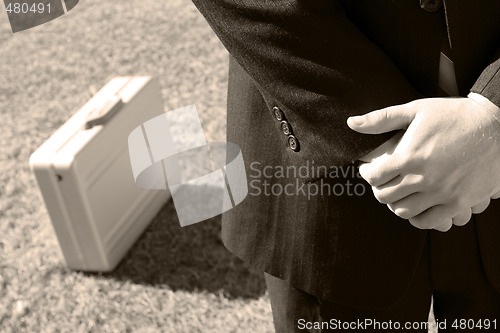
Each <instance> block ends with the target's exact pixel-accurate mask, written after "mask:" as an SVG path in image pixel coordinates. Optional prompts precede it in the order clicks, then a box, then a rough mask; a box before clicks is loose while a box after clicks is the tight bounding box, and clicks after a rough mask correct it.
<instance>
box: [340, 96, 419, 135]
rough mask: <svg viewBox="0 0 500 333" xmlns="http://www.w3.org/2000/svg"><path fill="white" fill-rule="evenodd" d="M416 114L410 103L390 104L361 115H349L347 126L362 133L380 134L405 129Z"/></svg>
mask: <svg viewBox="0 0 500 333" xmlns="http://www.w3.org/2000/svg"><path fill="white" fill-rule="evenodd" d="M415 115H416V108H414V107H411V104H410V103H408V104H402V105H395V106H390V107H387V108H384V109H380V110H376V111H372V112H369V113H367V114H364V115H362V116H356V117H349V118H348V119H347V126H349V127H350V128H351V129H352V130H355V131H356V132H359V133H364V134H380V133H386V132H390V131H394V130H399V129H406V128H408V126H409V125H410V123H411V122H412V121H413V118H415Z"/></svg>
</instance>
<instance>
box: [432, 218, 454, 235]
mask: <svg viewBox="0 0 500 333" xmlns="http://www.w3.org/2000/svg"><path fill="white" fill-rule="evenodd" d="M452 226H453V222H452V219H449V220H447V221H446V222H444V223H443V224H440V225H438V226H436V227H434V230H437V231H441V232H446V231H448V230H450V229H451V227H452Z"/></svg>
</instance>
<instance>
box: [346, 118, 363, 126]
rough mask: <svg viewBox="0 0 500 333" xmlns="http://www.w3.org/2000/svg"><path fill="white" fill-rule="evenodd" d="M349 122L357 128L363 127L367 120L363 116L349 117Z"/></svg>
mask: <svg viewBox="0 0 500 333" xmlns="http://www.w3.org/2000/svg"><path fill="white" fill-rule="evenodd" d="M347 122H349V123H351V124H352V125H355V126H362V125H363V124H364V123H365V118H364V117H363V116H356V117H349V119H347Z"/></svg>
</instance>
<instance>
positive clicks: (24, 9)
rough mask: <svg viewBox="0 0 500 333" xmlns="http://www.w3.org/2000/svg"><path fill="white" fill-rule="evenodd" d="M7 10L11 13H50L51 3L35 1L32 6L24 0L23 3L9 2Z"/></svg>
mask: <svg viewBox="0 0 500 333" xmlns="http://www.w3.org/2000/svg"><path fill="white" fill-rule="evenodd" d="M5 11H6V12H7V13H9V14H12V13H13V14H28V13H32V14H43V13H45V12H46V13H50V3H48V4H44V3H34V4H32V5H31V6H30V4H28V3H26V2H23V3H19V2H16V3H9V4H8V5H7V7H6V8H5Z"/></svg>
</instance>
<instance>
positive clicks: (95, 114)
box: [85, 95, 123, 129]
mask: <svg viewBox="0 0 500 333" xmlns="http://www.w3.org/2000/svg"><path fill="white" fill-rule="evenodd" d="M122 106H123V101H122V100H121V98H120V97H118V96H116V95H111V96H110V97H109V98H108V99H106V100H105V101H104V102H103V103H102V104H101V105H99V106H97V107H95V108H94V109H93V110H91V111H90V112H89V114H88V115H87V118H86V119H85V129H91V128H92V127H94V126H97V125H103V124H105V123H106V122H107V121H108V120H110V119H111V118H113V116H114V115H115V114H116V113H117V112H118V111H119V110H120V109H121V107H122Z"/></svg>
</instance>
